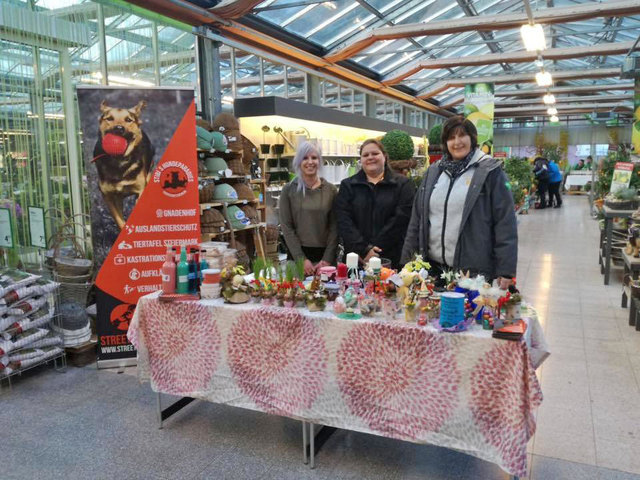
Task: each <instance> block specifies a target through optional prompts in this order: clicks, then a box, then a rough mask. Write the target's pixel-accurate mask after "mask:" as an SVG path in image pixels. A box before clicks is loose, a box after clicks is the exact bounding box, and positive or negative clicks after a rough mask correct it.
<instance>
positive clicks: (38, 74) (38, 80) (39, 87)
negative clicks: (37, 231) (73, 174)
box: [32, 47, 53, 232]
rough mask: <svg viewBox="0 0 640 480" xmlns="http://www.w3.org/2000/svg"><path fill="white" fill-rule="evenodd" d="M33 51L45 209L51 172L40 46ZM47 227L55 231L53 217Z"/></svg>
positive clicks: (47, 220) (35, 109) (47, 204)
mask: <svg viewBox="0 0 640 480" xmlns="http://www.w3.org/2000/svg"><path fill="white" fill-rule="evenodd" d="M32 51H33V84H34V95H33V97H32V98H33V106H32V107H33V113H35V114H36V118H34V119H33V120H34V122H35V123H36V128H35V131H36V138H37V139H38V140H37V141H38V147H37V148H38V152H39V155H38V158H39V160H40V165H38V167H39V169H36V171H38V170H39V171H40V175H41V178H42V196H43V198H44V205H42V207H44V208H45V209H46V208H48V207H49V206H51V205H52V200H51V172H50V170H49V152H48V150H47V132H46V129H45V125H44V122H45V121H46V120H45V118H44V114H45V111H44V85H43V84H42V71H41V68H40V67H41V62H40V47H32ZM45 223H46V228H47V229H48V231H49V232H53V230H52V229H51V227H52V225H51V217H47V218H45Z"/></svg>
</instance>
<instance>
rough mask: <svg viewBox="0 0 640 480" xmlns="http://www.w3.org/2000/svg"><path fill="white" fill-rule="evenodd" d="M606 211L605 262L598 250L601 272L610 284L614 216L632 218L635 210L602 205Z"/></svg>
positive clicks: (606, 283)
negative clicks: (616, 208)
mask: <svg viewBox="0 0 640 480" xmlns="http://www.w3.org/2000/svg"><path fill="white" fill-rule="evenodd" d="M602 211H603V213H604V263H603V259H602V254H601V253H600V252H598V261H599V263H600V272H601V273H604V284H605V285H609V273H610V271H611V238H612V236H613V219H614V218H630V217H631V215H633V213H634V212H635V210H614V209H612V208H609V207H607V206H606V205H605V206H603V207H602Z"/></svg>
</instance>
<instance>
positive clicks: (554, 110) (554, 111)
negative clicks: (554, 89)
mask: <svg viewBox="0 0 640 480" xmlns="http://www.w3.org/2000/svg"><path fill="white" fill-rule="evenodd" d="M547 113H548V114H549V115H555V114H556V113H558V109H557V108H556V107H550V108H547Z"/></svg>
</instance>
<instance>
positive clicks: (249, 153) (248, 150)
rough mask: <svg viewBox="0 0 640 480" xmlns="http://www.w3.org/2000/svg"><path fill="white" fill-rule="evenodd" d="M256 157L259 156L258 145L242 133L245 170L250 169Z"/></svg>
mask: <svg viewBox="0 0 640 480" xmlns="http://www.w3.org/2000/svg"><path fill="white" fill-rule="evenodd" d="M254 158H258V147H256V146H255V145H254V144H253V143H252V142H251V140H249V139H248V138H247V137H245V136H244V135H242V163H243V164H244V168H245V170H248V169H249V167H250V166H251V162H252V161H253V159H254Z"/></svg>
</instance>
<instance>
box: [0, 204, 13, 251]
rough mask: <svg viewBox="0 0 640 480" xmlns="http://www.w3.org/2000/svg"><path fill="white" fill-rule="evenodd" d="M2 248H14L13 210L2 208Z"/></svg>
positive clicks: (0, 213)
mask: <svg viewBox="0 0 640 480" xmlns="http://www.w3.org/2000/svg"><path fill="white" fill-rule="evenodd" d="M0 247H5V248H13V230H12V227H11V210H9V209H8V208H0Z"/></svg>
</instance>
